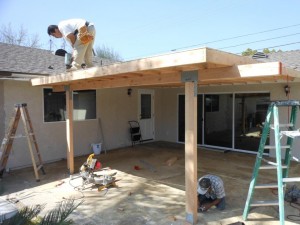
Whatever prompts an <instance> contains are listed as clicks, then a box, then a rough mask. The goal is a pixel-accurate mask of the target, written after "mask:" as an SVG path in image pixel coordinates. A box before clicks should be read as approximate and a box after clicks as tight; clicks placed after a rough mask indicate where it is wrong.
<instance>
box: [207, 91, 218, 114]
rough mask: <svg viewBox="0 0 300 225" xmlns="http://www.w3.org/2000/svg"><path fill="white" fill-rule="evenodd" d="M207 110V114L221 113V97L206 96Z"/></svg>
mask: <svg viewBox="0 0 300 225" xmlns="http://www.w3.org/2000/svg"><path fill="white" fill-rule="evenodd" d="M205 110H206V112H218V111H219V95H205Z"/></svg>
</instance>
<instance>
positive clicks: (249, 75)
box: [31, 48, 300, 224]
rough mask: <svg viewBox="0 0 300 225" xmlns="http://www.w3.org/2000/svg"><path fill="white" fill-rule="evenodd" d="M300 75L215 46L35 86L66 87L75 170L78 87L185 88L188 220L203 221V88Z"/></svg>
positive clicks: (59, 77)
mask: <svg viewBox="0 0 300 225" xmlns="http://www.w3.org/2000/svg"><path fill="white" fill-rule="evenodd" d="M297 77H300V74H299V72H296V71H294V70H291V69H287V68H284V67H283V66H282V64H281V63H280V62H269V63H259V62H258V61H255V60H253V59H251V58H249V57H243V56H239V55H234V54H231V53H227V52H222V51H218V50H215V49H210V48H200V49H195V50H188V51H182V52H174V53H169V54H165V55H160V56H153V57H149V58H142V59H137V60H133V61H127V62H120V63H115V64H111V65H106V66H103V67H93V68H89V69H86V70H79V71H74V72H70V73H64V74H59V75H55V76H49V77H42V78H35V79H32V80H31V82H32V85H33V86H47V87H49V86H51V87H52V88H53V89H54V90H56V91H66V96H67V98H66V99H67V100H66V101H67V121H66V124H67V125H66V126H67V128H66V129H67V144H68V149H67V150H68V151H67V152H68V154H67V155H68V168H69V169H70V173H71V174H73V173H74V150H73V113H72V112H73V97H72V91H73V90H87V89H101V88H116V87H134V86H148V87H157V86H167V87H168V86H170V87H174V86H175V87H176V86H184V87H185V186H186V220H187V222H189V223H190V224H196V223H197V88H195V87H200V88H201V86H202V85H222V84H238V83H246V84H247V83H252V84H253V83H263V82H280V81H281V82H286V81H287V80H294V79H295V78H297Z"/></svg>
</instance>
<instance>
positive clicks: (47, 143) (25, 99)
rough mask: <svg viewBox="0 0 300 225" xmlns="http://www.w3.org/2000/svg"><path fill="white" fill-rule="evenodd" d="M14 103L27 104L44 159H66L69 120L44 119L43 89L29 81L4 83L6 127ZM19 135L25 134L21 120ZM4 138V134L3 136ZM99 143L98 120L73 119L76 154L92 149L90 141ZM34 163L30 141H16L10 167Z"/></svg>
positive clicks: (20, 139) (19, 139)
mask: <svg viewBox="0 0 300 225" xmlns="http://www.w3.org/2000/svg"><path fill="white" fill-rule="evenodd" d="M15 103H27V105H28V111H29V115H30V118H31V122H32V125H33V129H34V133H35V136H36V139H37V142H38V146H39V149H40V152H41V155H42V158H43V161H45V162H50V161H55V160H59V159H62V158H66V123H65V122H52V123H44V122H43V91H42V88H40V87H32V86H31V84H30V83H29V82H17V81H5V82H4V111H5V115H8V116H6V118H5V127H6V128H7V125H8V123H9V119H10V115H11V114H12V112H13V110H14V104H15ZM17 134H24V127H23V123H22V121H21V120H20V122H19V126H18V130H17ZM0 138H1V140H2V139H3V135H2V136H1V137H0ZM97 142H99V131H98V122H97V120H87V121H74V154H75V156H78V155H85V154H88V153H90V152H92V150H91V147H90V145H91V143H97ZM29 165H32V164H31V159H30V155H29V150H28V144H27V140H26V139H25V138H18V139H15V140H14V143H13V150H12V153H11V155H10V157H9V161H8V165H7V167H9V168H16V167H24V166H29Z"/></svg>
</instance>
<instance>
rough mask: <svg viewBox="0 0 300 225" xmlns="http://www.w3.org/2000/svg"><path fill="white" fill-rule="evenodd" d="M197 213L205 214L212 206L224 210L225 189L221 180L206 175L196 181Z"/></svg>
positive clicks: (214, 176)
mask: <svg viewBox="0 0 300 225" xmlns="http://www.w3.org/2000/svg"><path fill="white" fill-rule="evenodd" d="M197 192H198V212H206V211H207V210H208V209H210V208H211V207H213V206H216V207H217V209H219V210H224V209H225V189H224V183H223V181H222V179H221V178H220V177H218V176H216V175H211V174H207V175H205V176H203V177H201V178H200V179H199V180H198V188H197Z"/></svg>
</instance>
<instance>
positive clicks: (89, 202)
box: [1, 142, 300, 225]
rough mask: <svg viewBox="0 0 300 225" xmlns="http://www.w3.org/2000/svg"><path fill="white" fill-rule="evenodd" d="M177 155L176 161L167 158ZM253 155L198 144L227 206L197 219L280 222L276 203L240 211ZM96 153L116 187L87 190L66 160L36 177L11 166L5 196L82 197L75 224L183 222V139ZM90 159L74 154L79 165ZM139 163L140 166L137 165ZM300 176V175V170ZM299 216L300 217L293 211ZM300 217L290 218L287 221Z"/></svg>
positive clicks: (272, 193)
mask: <svg viewBox="0 0 300 225" xmlns="http://www.w3.org/2000/svg"><path fill="white" fill-rule="evenodd" d="M172 157H177V158H178V160H177V161H176V162H175V163H174V164H173V165H172V166H168V165H166V163H165V162H166V161H167V160H168V159H170V158H172ZM255 157H256V156H255V155H249V154H243V153H235V152H227V153H224V152H222V151H216V150H215V151H212V150H207V149H202V148H200V149H198V177H201V176H202V175H204V174H208V173H210V174H216V175H218V176H220V177H221V178H222V179H223V181H224V184H225V191H226V203H227V205H226V209H225V210H224V211H219V210H218V209H216V208H213V209H210V210H209V211H208V212H206V213H198V223H197V224H208V225H215V224H216V225H217V224H218V225H219V224H224V225H225V224H226V225H227V224H231V223H235V222H238V221H242V222H244V223H245V224H247V225H248V224H249V225H254V224H259V225H261V224H262V225H264V224H266V225H271V224H272V225H273V224H279V223H278V208H277V207H259V208H253V209H251V211H250V214H249V217H248V220H247V221H243V219H242V214H243V210H244V205H245V201H246V197H247V193H248V188H249V182H250V179H251V176H252V170H253V166H254V162H255ZM97 159H98V160H99V161H100V162H101V163H102V166H103V167H110V168H111V172H114V171H115V172H117V174H116V178H117V179H118V180H119V181H118V182H117V184H118V187H117V188H116V187H115V188H109V189H106V190H102V191H100V192H98V190H97V188H95V187H93V186H92V185H86V186H85V187H84V189H83V190H78V187H81V184H82V180H81V178H77V175H76V174H75V175H73V176H72V179H70V175H69V174H68V170H67V167H66V161H65V160H62V161H59V162H55V163H49V164H46V165H45V166H44V168H45V171H46V175H41V181H40V182H36V181H35V177H34V173H33V169H32V168H26V169H20V170H13V171H11V172H10V173H8V174H5V175H4V177H3V179H2V180H1V184H2V186H3V187H4V193H3V194H2V196H1V197H2V198H4V199H8V200H9V201H10V202H13V203H14V204H15V205H16V206H17V207H18V208H21V207H22V206H25V205H26V206H32V205H35V204H46V206H45V209H44V210H43V211H42V213H41V215H43V213H46V212H47V211H49V210H51V209H53V208H55V207H56V206H57V204H58V203H59V202H61V201H62V200H64V199H68V198H75V199H76V201H77V200H78V201H81V200H83V201H84V202H83V203H82V204H81V205H80V206H79V207H78V208H77V209H76V210H75V211H74V212H73V213H72V214H71V216H70V218H71V219H73V220H74V221H75V222H76V224H80V225H81V224H86V225H87V224H89V225H152V224H153V225H154V224H155V225H156V224H159V225H171V224H173V225H179V224H186V223H185V191H184V190H185V186H184V183H185V169H184V168H185V165H184V145H181V144H174V143H168V142H152V143H147V144H142V145H136V146H134V147H133V148H132V147H128V148H122V149H117V150H111V151H107V154H103V153H101V155H98V156H97ZM85 160H86V156H84V157H76V158H75V168H79V167H80V166H81V164H82V163H83V162H84V161H85ZM136 168H140V170H136ZM299 169H300V165H299V163H292V166H291V169H290V177H292V176H294V177H295V176H296V174H297V172H298V174H299ZM298 176H299V175H298ZM259 179H260V180H263V183H271V182H272V181H273V182H274V180H275V173H274V172H272V171H267V172H266V173H264V174H261V175H260V177H259ZM254 197H255V198H257V200H259V199H260V198H261V200H271V199H276V190H264V191H255V196H254ZM299 212H300V211H299V209H295V208H293V207H291V206H290V205H289V204H288V203H286V204H285V214H286V216H287V215H296V216H299V215H300V214H299ZM293 219H299V220H300V217H293ZM299 223H300V221H291V220H289V219H286V224H299Z"/></svg>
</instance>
